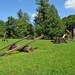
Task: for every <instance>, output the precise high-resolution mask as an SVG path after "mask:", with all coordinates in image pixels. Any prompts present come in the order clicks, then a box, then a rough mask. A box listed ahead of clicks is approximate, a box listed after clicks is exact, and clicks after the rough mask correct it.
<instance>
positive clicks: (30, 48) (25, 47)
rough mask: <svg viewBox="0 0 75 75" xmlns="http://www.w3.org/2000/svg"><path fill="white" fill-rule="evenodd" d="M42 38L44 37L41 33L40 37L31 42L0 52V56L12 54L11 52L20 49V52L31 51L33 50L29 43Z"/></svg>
mask: <svg viewBox="0 0 75 75" xmlns="http://www.w3.org/2000/svg"><path fill="white" fill-rule="evenodd" d="M41 38H43V35H41V36H40V37H37V38H35V39H34V40H31V41H29V42H28V43H27V44H25V45H21V46H18V47H16V48H14V49H12V50H8V51H5V52H1V53H0V56H3V55H6V54H10V53H11V52H14V51H19V52H21V51H22V52H29V51H32V47H30V46H29V45H30V44H31V43H33V42H35V41H36V40H39V39H41Z"/></svg>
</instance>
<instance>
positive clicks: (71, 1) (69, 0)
mask: <svg viewBox="0 0 75 75" xmlns="http://www.w3.org/2000/svg"><path fill="white" fill-rule="evenodd" d="M64 5H65V8H75V0H66V1H65V4H64Z"/></svg>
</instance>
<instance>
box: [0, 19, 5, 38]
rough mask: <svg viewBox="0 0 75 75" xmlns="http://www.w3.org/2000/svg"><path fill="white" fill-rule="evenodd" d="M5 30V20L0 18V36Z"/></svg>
mask: <svg viewBox="0 0 75 75" xmlns="http://www.w3.org/2000/svg"><path fill="white" fill-rule="evenodd" d="M4 32H5V22H4V21H3V20H0V37H3V36H4Z"/></svg>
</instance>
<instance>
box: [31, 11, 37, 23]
mask: <svg viewBox="0 0 75 75" xmlns="http://www.w3.org/2000/svg"><path fill="white" fill-rule="evenodd" d="M36 16H37V12H35V13H33V14H32V16H31V22H33V21H34V18H35V17H36Z"/></svg>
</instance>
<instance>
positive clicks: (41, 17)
mask: <svg viewBox="0 0 75 75" xmlns="http://www.w3.org/2000/svg"><path fill="white" fill-rule="evenodd" d="M48 1H49V0H36V2H37V5H38V8H37V13H38V14H37V16H36V17H35V20H34V21H35V26H36V27H35V28H36V29H35V30H36V32H37V35H41V34H43V35H44V36H47V38H51V39H52V38H53V37H54V36H61V35H62V33H63V32H64V25H63V23H62V21H61V19H60V17H59V15H58V12H57V10H56V8H55V6H54V5H50V4H49V3H48ZM38 33H39V34H38Z"/></svg>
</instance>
